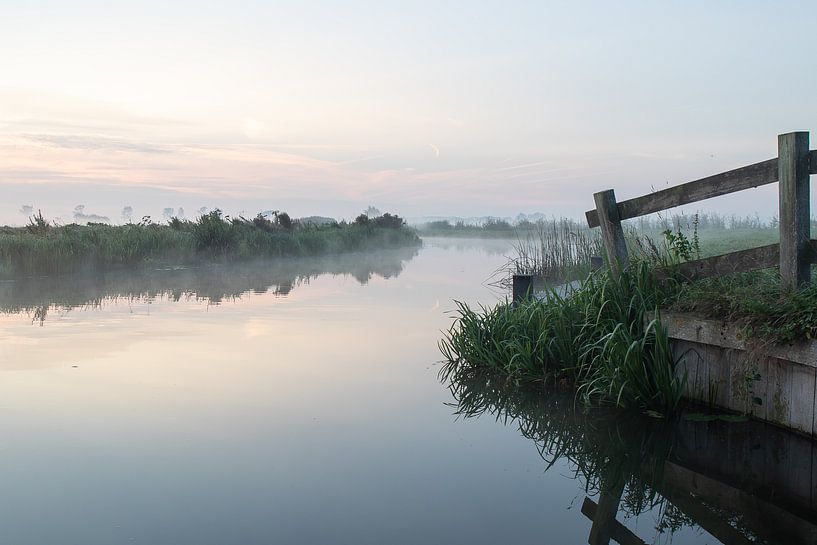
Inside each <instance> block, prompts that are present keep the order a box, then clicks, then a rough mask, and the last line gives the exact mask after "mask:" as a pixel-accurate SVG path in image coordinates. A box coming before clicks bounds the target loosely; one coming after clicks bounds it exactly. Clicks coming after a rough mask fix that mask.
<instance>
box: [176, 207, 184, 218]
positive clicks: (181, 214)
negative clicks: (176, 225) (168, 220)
mask: <svg viewBox="0 0 817 545" xmlns="http://www.w3.org/2000/svg"><path fill="white" fill-rule="evenodd" d="M176 217H177V218H179V219H182V220H183V219H184V208H182V207H181V206H180V207H179V209H178V210H177V211H176Z"/></svg>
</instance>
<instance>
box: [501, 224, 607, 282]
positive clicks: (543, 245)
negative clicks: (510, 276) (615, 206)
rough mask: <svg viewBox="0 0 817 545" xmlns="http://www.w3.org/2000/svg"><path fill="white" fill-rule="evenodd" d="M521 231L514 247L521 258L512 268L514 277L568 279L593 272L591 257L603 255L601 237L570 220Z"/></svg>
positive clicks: (539, 225)
mask: <svg viewBox="0 0 817 545" xmlns="http://www.w3.org/2000/svg"><path fill="white" fill-rule="evenodd" d="M531 227H532V228H531V229H528V230H525V231H521V232H520V235H519V239H518V241H517V243H516V244H515V245H514V249H515V251H516V254H517V257H515V258H513V259H512V260H511V261H510V263H509V266H508V269H510V270H511V271H512V272H513V273H514V274H536V275H539V276H542V277H545V278H550V279H557V280H564V279H568V278H571V277H577V276H581V275H583V274H586V273H587V272H588V271H589V270H590V257H591V256H597V255H601V254H602V242H601V234H600V232H599V230H598V229H593V230H591V229H589V228H588V227H587V226H586V225H585V224H583V223H581V222H577V221H574V220H570V219H567V218H559V219H556V218H552V219H550V220H541V221H538V222H536V223H535V224H531Z"/></svg>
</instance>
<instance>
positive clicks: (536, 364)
mask: <svg viewBox="0 0 817 545" xmlns="http://www.w3.org/2000/svg"><path fill="white" fill-rule="evenodd" d="M759 231H760V232H761V233H763V234H764V236H765V234H766V231H767V230H764V229H760V230H759ZM550 232H551V233H555V232H557V231H553V230H552V231H550ZM556 238H557V239H558V237H556ZM633 242H635V244H631V254H633V257H632V260H631V263H630V264H629V267H628V268H626V269H625V271H624V272H623V273H622V274H621V275H620V276H618V275H614V274H612V273H611V272H610V271H609V269H608V268H603V269H602V270H600V271H597V272H594V273H591V274H589V275H588V276H587V277H586V279H585V280H584V281H583V282H582V283H581V284H580V286H579V287H578V288H576V289H571V290H568V291H567V293H562V294H560V293H558V292H557V291H555V290H552V289H551V290H548V291H546V292H545V293H544V295H543V297H541V298H535V297H532V298H530V299H528V300H525V301H521V302H519V303H518V304H516V305H509V304H500V305H498V306H496V307H493V308H479V309H477V310H474V309H471V308H469V307H468V306H467V305H463V304H458V311H457V316H456V319H455V322H454V324H453V325H452V326H451V328H450V330H449V331H448V333H447V334H446V336H445V338H444V339H443V341H442V342H441V343H440V348H441V351H442V353H443V355H444V357H445V359H446V363H445V365H444V368H443V371H442V373H443V377H444V378H451V379H452V380H453V379H456V377H457V376H459V375H460V374H461V373H466V374H467V373H471V372H473V371H474V370H475V369H488V370H492V371H495V372H500V373H503V374H505V375H506V376H508V377H510V378H512V379H514V380H517V381H520V382H521V381H545V382H546V383H559V384H569V385H571V386H574V387H575V388H576V392H577V396H578V397H579V398H580V399H581V400H582V401H583V402H584V403H585V404H586V405H588V406H593V405H599V404H613V405H616V406H620V407H638V408H640V409H641V410H649V411H657V412H659V413H662V414H667V413H671V412H673V411H674V410H676V409H677V407H678V403H679V401H680V397H681V392H682V390H683V387H684V378H683V377H679V376H676V373H675V370H674V368H675V363H676V362H675V361H673V359H672V354H671V351H670V349H669V343H668V340H667V337H666V333H665V332H664V329H663V328H662V327H661V325H660V315H661V312H660V311H661V310H662V309H669V310H673V311H680V312H690V313H694V314H697V315H699V316H701V317H705V318H715V319H722V320H724V321H728V322H729V323H732V324H737V325H739V326H741V327H743V334H744V336H745V338H747V339H749V340H750V346H753V347H762V346H763V345H764V344H770V343H788V342H792V341H797V340H801V339H812V338H815V337H817V284H812V286H811V287H808V288H806V289H804V290H802V291H799V292H795V293H792V292H786V291H785V290H782V289H781V288H780V281H779V278H778V276H777V273H776V272H775V271H773V270H765V271H754V272H751V273H743V274H734V275H730V276H726V277H720V278H713V279H707V280H702V281H697V282H693V283H684V282H681V281H680V280H681V279H680V277H679V276H678V274H677V268H678V265H679V264H680V263H682V262H684V261H688V260H690V259H697V258H699V257H701V256H702V255H704V254H705V253H706V252H707V250H705V248H706V246H705V245H706V240H705V238H704V237H703V236H700V235H699V232H698V221H697V220H693V226H692V232H691V233H685V232H684V230H683V229H682V228H675V229H673V228H667V229H665V230H664V231H662V232H661V233H660V238H659V239H658V242H656V241H655V240H653V239H652V238H650V237H648V236H643V235H638V236H633ZM756 244H757V243H756V242H754V241H753V242H752V243H750V244H749V245H750V246H751V245H756ZM573 255H575V254H573ZM573 255H571V256H569V259H573ZM522 258H523V260H524V261H522V262H523V263H528V262H530V260H528V256H527V255H525V254H523V255H522ZM569 259H564V258H563V259H562V262H563V263H565V262H569ZM556 261H558V260H555V261H554V263H555V262H556ZM536 263H537V266H538V264H540V263H543V261H542V260H539V261H536ZM554 267H555V265H554ZM533 268H535V267H533ZM549 270H553V269H552V268H551V269H549ZM659 271H660V272H659ZM815 281H817V277H816V278H815Z"/></svg>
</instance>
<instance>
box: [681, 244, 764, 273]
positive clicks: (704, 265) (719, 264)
mask: <svg viewBox="0 0 817 545" xmlns="http://www.w3.org/2000/svg"><path fill="white" fill-rule="evenodd" d="M779 261H780V245H779V244H769V245H767V246H759V247H757V248H751V249H749V250H739V251H737V252H730V253H728V254H723V255H716V256H713V257H707V258H704V259H695V260H693V261H687V262H685V263H681V264H680V265H679V266H678V272H679V273H680V275H681V276H682V277H683V278H684V279H685V280H688V281H693V280H698V279H701V278H709V277H712V276H723V275H726V274H732V273H739V272H746V271H753V270H755V269H766V268H769V267H777V265H778V264H779Z"/></svg>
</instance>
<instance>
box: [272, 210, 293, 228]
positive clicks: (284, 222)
mask: <svg viewBox="0 0 817 545" xmlns="http://www.w3.org/2000/svg"><path fill="white" fill-rule="evenodd" d="M275 223H277V224H278V225H280V226H281V227H283V228H284V229H292V218H290V217H289V214H287V213H286V212H276V214H275Z"/></svg>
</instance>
